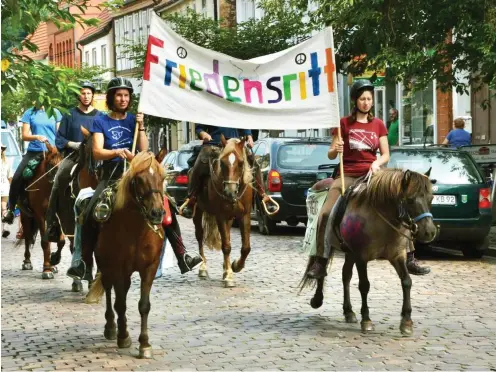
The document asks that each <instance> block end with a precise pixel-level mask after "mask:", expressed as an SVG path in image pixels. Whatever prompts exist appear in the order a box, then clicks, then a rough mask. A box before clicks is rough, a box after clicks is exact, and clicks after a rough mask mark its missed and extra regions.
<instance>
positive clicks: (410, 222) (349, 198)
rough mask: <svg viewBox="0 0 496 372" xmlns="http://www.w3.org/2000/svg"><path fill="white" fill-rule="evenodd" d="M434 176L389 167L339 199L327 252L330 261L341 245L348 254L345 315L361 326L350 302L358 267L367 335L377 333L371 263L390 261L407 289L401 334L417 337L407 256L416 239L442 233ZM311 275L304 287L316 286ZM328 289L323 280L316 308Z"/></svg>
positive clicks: (329, 229) (319, 283)
mask: <svg viewBox="0 0 496 372" xmlns="http://www.w3.org/2000/svg"><path fill="white" fill-rule="evenodd" d="M429 173H430V170H429V171H428V172H427V173H426V174H425V175H423V174H419V173H416V172H411V171H402V170H399V169H383V170H381V171H379V172H378V173H377V174H375V175H373V176H372V177H371V179H370V180H369V181H368V182H364V183H360V182H359V183H358V184H357V185H356V186H352V187H351V188H350V189H348V191H347V193H346V194H345V197H344V198H342V197H341V198H340V199H338V202H337V203H336V207H335V208H334V210H333V212H332V213H331V216H330V218H329V221H328V223H327V226H326V233H325V244H326V245H325V246H326V251H327V252H329V253H330V255H329V257H330V260H329V262H330V263H332V258H333V256H334V252H335V250H336V249H337V248H339V247H341V248H343V250H344V252H345V262H344V265H343V270H342V278H343V287H344V301H343V312H344V316H345V320H346V322H347V323H356V322H357V319H356V316H355V313H354V312H353V310H352V307H351V301H350V281H351V277H352V275H353V266H354V265H355V264H356V266H357V271H358V278H359V284H358V288H359V290H360V294H361V296H362V309H361V313H362V322H361V328H362V331H363V332H368V331H371V330H373V329H374V326H373V324H372V321H371V320H370V317H369V308H368V305H367V295H368V292H369V289H370V283H369V280H368V277H367V263H368V262H369V261H372V260H375V259H378V258H385V259H387V260H388V261H389V262H390V263H391V265H392V266H393V267H394V268H395V270H396V272H397V273H398V276H399V277H400V280H401V287H402V289H403V308H402V311H401V324H400V331H401V333H403V334H404V335H411V334H412V333H413V322H412V319H411V313H412V306H411V303H410V289H411V286H412V280H411V279H410V275H409V274H408V270H407V267H406V252H407V247H408V246H409V245H410V244H413V240H414V239H416V240H417V241H419V242H422V243H429V242H431V241H433V240H434V239H435V237H436V234H437V232H438V228H437V227H436V226H435V225H434V222H433V220H432V214H431V213H430V212H429V209H430V207H431V202H432V199H433V196H432V187H431V182H430V180H429ZM313 259H314V258H313V257H311V258H310V260H309V262H308V265H307V270H306V272H308V270H309V269H310V267H311V266H312V264H313ZM306 272H305V276H304V277H303V280H302V283H301V288H303V287H304V286H305V285H308V284H310V283H311V282H312V280H311V279H309V278H307V276H306ZM323 288H324V279H318V280H317V290H316V292H315V295H314V297H313V298H312V300H311V301H310V305H311V306H312V307H313V308H319V307H320V306H322V302H323V299H324V294H323Z"/></svg>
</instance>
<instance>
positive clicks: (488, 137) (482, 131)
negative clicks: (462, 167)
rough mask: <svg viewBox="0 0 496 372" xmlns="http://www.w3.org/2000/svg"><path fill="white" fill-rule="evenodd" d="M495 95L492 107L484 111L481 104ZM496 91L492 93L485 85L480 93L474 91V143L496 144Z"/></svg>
mask: <svg viewBox="0 0 496 372" xmlns="http://www.w3.org/2000/svg"><path fill="white" fill-rule="evenodd" d="M491 95H493V97H492V100H491V102H490V104H491V107H490V108H487V109H486V110H484V109H483V108H482V107H481V103H482V102H484V101H485V100H487V99H488V98H489V97H490V96H491ZM494 95H496V91H492V92H491V91H490V90H489V88H488V86H487V85H485V86H484V87H483V88H482V89H481V90H479V91H474V90H473V91H472V107H471V108H472V128H473V131H472V143H473V144H495V143H496V97H495V96H494Z"/></svg>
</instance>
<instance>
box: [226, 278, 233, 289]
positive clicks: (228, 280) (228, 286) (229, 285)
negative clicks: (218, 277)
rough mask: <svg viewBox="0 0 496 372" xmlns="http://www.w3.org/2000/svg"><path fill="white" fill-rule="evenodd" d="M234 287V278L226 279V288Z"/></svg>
mask: <svg viewBox="0 0 496 372" xmlns="http://www.w3.org/2000/svg"><path fill="white" fill-rule="evenodd" d="M232 287H234V280H232V279H224V288H232Z"/></svg>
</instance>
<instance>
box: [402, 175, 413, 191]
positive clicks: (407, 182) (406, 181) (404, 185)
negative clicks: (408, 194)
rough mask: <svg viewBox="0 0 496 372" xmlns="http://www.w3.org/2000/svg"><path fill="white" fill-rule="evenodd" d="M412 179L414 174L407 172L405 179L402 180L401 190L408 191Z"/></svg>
mask: <svg viewBox="0 0 496 372" xmlns="http://www.w3.org/2000/svg"><path fill="white" fill-rule="evenodd" d="M411 178H412V172H410V171H409V170H406V171H405V173H404V174H403V179H402V180H401V189H402V190H403V191H405V190H407V189H408V186H409V185H410V180H411Z"/></svg>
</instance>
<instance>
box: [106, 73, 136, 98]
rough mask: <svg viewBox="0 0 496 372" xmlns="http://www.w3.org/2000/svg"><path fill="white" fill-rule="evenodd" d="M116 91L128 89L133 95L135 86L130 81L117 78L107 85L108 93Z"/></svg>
mask: <svg viewBox="0 0 496 372" xmlns="http://www.w3.org/2000/svg"><path fill="white" fill-rule="evenodd" d="M114 89H127V90H129V94H133V92H134V88H133V84H131V82H130V81H129V79H126V78H121V77H115V78H113V79H112V80H110V82H109V83H108V85H107V93H108V92H110V91H111V90H114Z"/></svg>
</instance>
